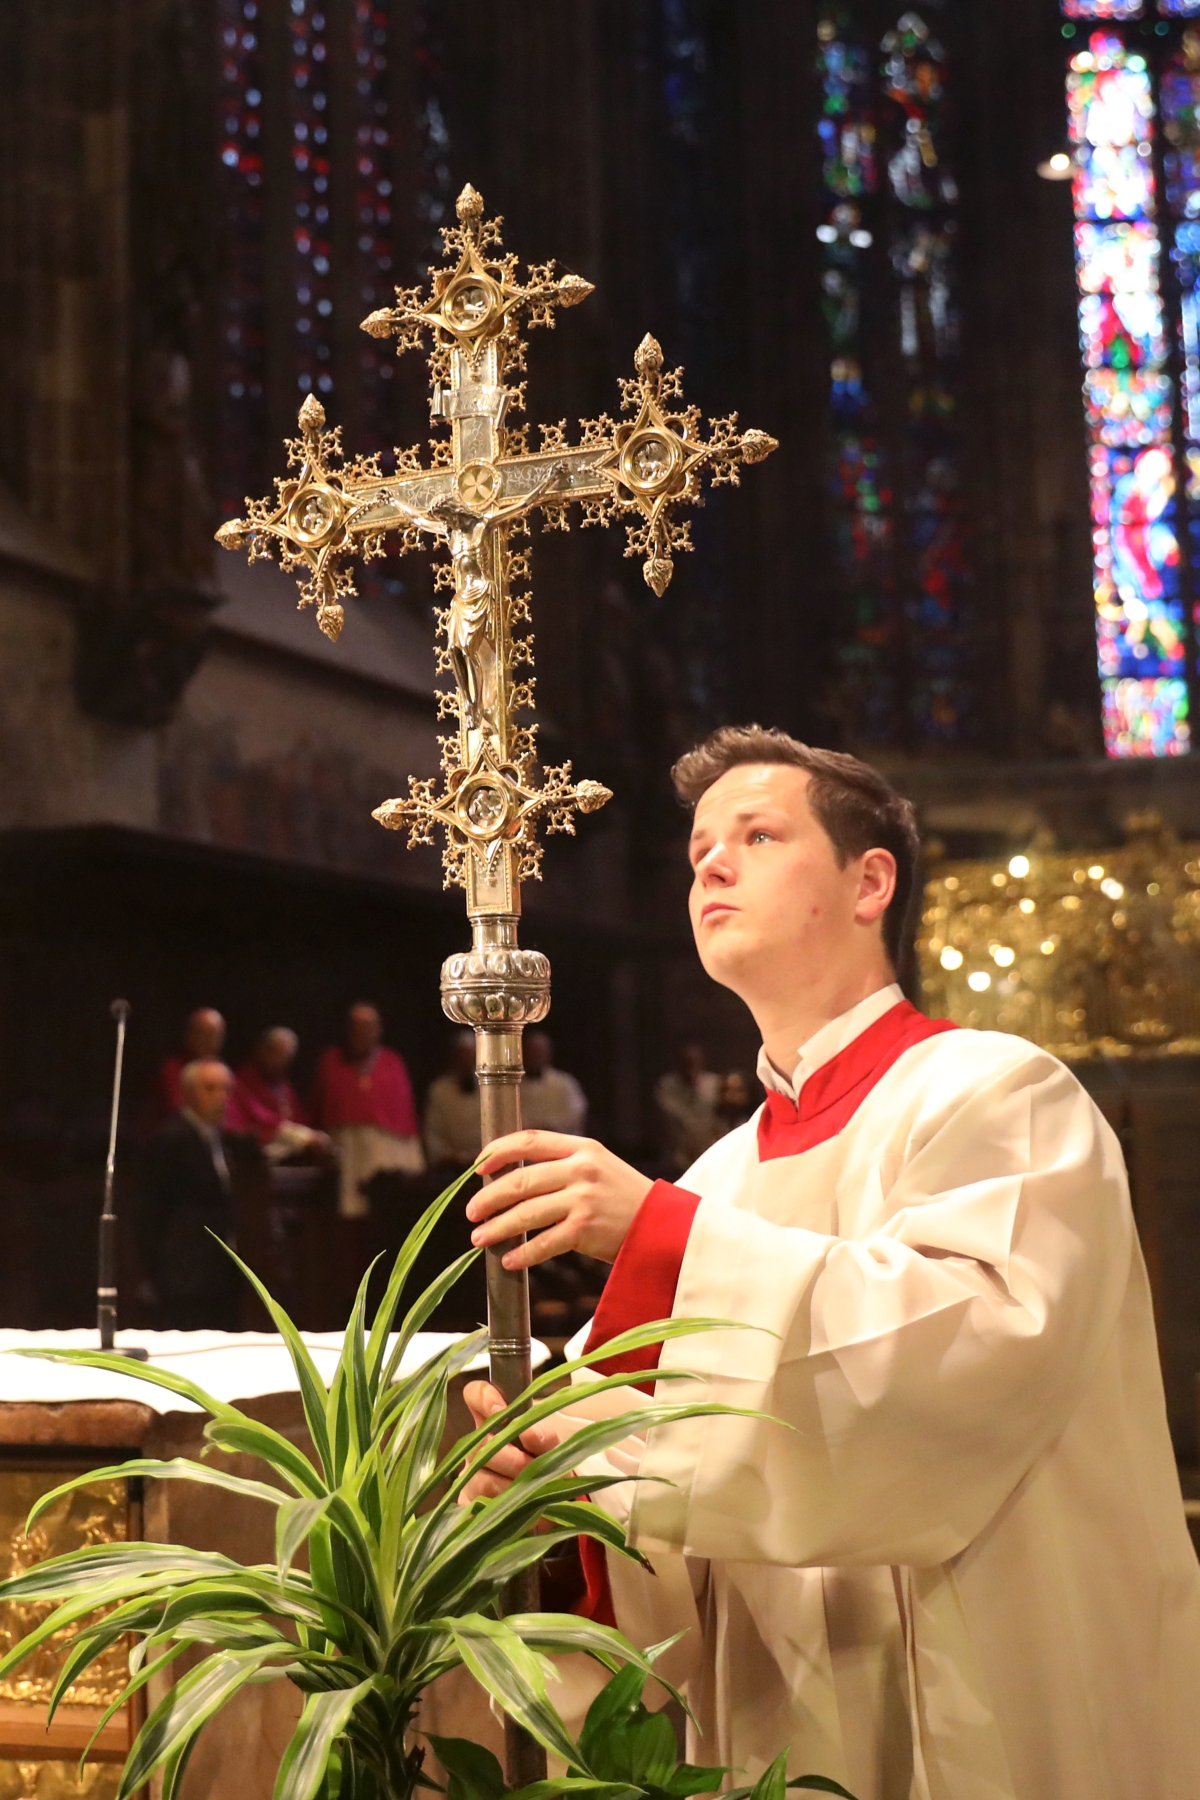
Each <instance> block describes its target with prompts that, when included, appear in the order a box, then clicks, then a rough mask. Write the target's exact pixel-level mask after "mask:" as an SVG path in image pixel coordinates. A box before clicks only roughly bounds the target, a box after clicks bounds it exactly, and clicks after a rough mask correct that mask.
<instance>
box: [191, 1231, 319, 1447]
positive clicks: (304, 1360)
mask: <svg viewBox="0 0 1200 1800" xmlns="http://www.w3.org/2000/svg"><path fill="white" fill-rule="evenodd" d="M214 1235H215V1234H214ZM217 1242H218V1243H220V1244H221V1247H222V1249H223V1250H224V1251H225V1253H226V1255H227V1256H230V1257H232V1258H233V1261H234V1262H235V1263H236V1264H237V1266H238V1268H239V1269H240V1270H241V1271H242V1274H243V1275H244V1276H245V1277H246V1280H247V1281H248V1282H249V1283H250V1285H251V1286H252V1287H253V1289H254V1291H255V1293H256V1294H257V1295H258V1297H259V1299H260V1300H261V1301H262V1303H263V1305H264V1306H265V1307H266V1309H267V1311H268V1312H269V1313H270V1315H271V1317H272V1319H273V1320H274V1321H275V1329H276V1331H278V1333H279V1335H280V1337H281V1338H282V1339H283V1341H284V1344H285V1345H286V1346H287V1352H288V1355H289V1356H290V1357H291V1359H292V1367H293V1368H294V1369H295V1371H296V1383H297V1386H298V1387H299V1389H300V1402H301V1405H302V1406H303V1408H304V1420H305V1423H306V1425H307V1426H308V1435H309V1436H310V1437H311V1438H312V1441H313V1444H314V1446H315V1448H316V1452H317V1455H318V1456H319V1457H320V1459H321V1467H322V1469H323V1471H324V1474H325V1479H326V1480H327V1481H329V1482H333V1480H334V1474H333V1467H332V1463H333V1458H332V1456H331V1454H330V1447H329V1431H328V1428H327V1424H326V1419H325V1403H326V1401H327V1399H328V1393H327V1390H326V1387H325V1383H324V1382H323V1381H322V1380H321V1376H320V1373H319V1371H318V1369H317V1365H316V1363H315V1362H314V1361H313V1359H312V1354H311V1352H310V1351H309V1348H308V1345H307V1344H306V1343H305V1342H304V1339H303V1338H302V1337H301V1335H300V1333H299V1331H298V1330H297V1329H296V1326H295V1324H294V1322H293V1320H292V1319H291V1317H290V1316H289V1315H288V1314H287V1313H286V1312H285V1311H284V1309H283V1307H282V1306H280V1304H279V1302H278V1301H277V1300H276V1299H274V1298H273V1297H272V1295H271V1294H270V1293H269V1292H268V1291H267V1289H266V1287H264V1285H263V1283H262V1282H261V1281H260V1280H259V1278H258V1276H257V1275H256V1274H255V1273H254V1270H253V1269H252V1268H250V1266H249V1264H247V1263H244V1262H243V1261H242V1259H241V1257H240V1256H238V1254H237V1253H236V1251H234V1250H231V1249H230V1248H229V1245H228V1244H225V1243H223V1242H222V1240H221V1239H219V1238H218V1239H217Z"/></svg>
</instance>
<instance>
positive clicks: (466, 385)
mask: <svg viewBox="0 0 1200 1800" xmlns="http://www.w3.org/2000/svg"><path fill="white" fill-rule="evenodd" d="M455 210H456V214H457V219H458V223H457V225H452V226H448V227H447V228H446V229H445V230H444V231H443V237H444V239H445V243H446V250H447V261H446V263H445V264H444V265H443V266H442V267H441V268H439V269H435V270H433V271H432V275H431V281H430V286H429V288H428V289H421V288H416V287H413V288H397V290H396V304H395V305H394V306H391V307H383V308H381V309H380V310H379V311H377V312H373V313H372V314H371V315H370V317H369V318H368V319H365V320H364V321H363V329H364V330H365V331H368V332H370V333H371V334H372V335H373V336H375V337H381V338H382V337H392V338H394V339H395V341H396V350H397V353H398V354H399V353H401V352H403V351H405V350H409V349H415V348H418V347H421V346H423V347H424V348H425V349H426V350H427V352H428V355H429V363H430V374H431V377H432V382H431V386H432V402H431V412H432V414H433V418H434V422H435V427H436V428H437V429H438V431H439V433H440V435H439V436H437V437H435V439H434V441H433V443H432V446H431V450H432V455H431V458H430V461H429V462H428V464H426V465H424V466H422V463H421V461H420V457H419V455H418V453H417V452H416V451H410V450H405V451H397V452H396V463H397V466H396V469H395V472H394V473H385V472H384V470H383V468H382V466H381V463H380V461H379V459H378V458H377V457H356V458H353V459H349V460H347V459H346V458H345V457H344V456H343V454H342V448H341V442H340V438H339V434H338V431H337V430H336V429H334V430H327V429H326V424H325V409H324V407H323V406H322V405H321V403H320V402H319V401H318V400H317V399H316V397H315V396H314V395H312V394H310V395H309V396H308V397H307V398H306V400H305V401H304V404H303V406H302V407H301V408H300V418H299V424H300V435H299V437H298V438H295V439H293V440H292V441H291V443H289V446H288V451H289V463H290V468H291V470H292V471H295V472H294V473H289V475H288V476H287V477H285V478H284V479H282V480H280V481H277V482H276V492H275V495H274V497H273V498H272V499H270V500H259V501H250V502H248V503H247V505H248V514H247V517H246V518H245V519H240V520H231V521H230V522H229V523H228V524H226V525H223V526H222V527H221V530H220V532H219V533H218V538H219V540H220V542H221V543H223V544H225V545H226V546H228V547H229V548H231V549H235V548H248V549H249V552H250V555H251V556H252V557H260V556H267V555H269V554H271V553H272V551H275V552H277V553H278V555H279V558H280V561H281V562H282V564H283V566H284V568H286V569H293V570H295V571H296V572H297V574H299V575H300V576H301V579H302V586H301V590H300V603H301V605H308V604H310V603H312V602H314V601H315V603H316V607H317V620H318V623H319V624H320V626H321V629H322V630H323V631H325V632H326V633H327V635H328V636H329V637H331V638H336V637H337V635H338V633H339V632H340V630H341V629H342V624H343V620H344V618H345V603H346V601H347V600H348V599H350V598H351V597H352V596H353V594H354V591H355V590H354V583H353V580H352V578H351V574H350V568H349V564H350V560H351V558H352V557H353V556H354V555H355V554H356V553H358V554H361V555H362V556H363V557H364V559H369V558H370V557H372V556H378V555H381V554H382V553H383V548H384V538H385V534H387V533H397V534H398V535H399V547H400V549H401V550H411V549H416V548H417V546H418V545H419V544H421V543H423V542H427V541H429V540H430V539H432V541H433V543H434V545H435V546H436V547H437V548H439V549H440V551H441V553H442V555H443V556H444V558H445V560H444V561H443V562H441V564H440V565H439V567H438V568H437V570H436V575H435V580H436V583H437V585H438V587H439V588H441V589H442V590H444V591H445V593H446V594H447V596H448V600H449V604H448V605H447V606H446V608H445V610H444V611H443V612H441V613H440V614H439V615H438V618H439V632H440V636H441V647H440V649H439V652H438V658H439V667H440V668H441V669H442V670H443V671H444V672H445V673H446V674H448V675H450V676H451V677H452V679H453V687H452V688H450V689H448V690H446V691H444V692H443V693H441V694H440V695H439V709H440V711H439V716H440V717H445V718H451V719H454V720H455V721H456V725H457V729H456V731H455V732H454V733H453V735H452V736H450V737H447V738H444V739H443V740H442V748H443V768H444V771H445V776H446V779H445V783H444V786H443V788H442V790H441V792H440V793H436V794H435V792H434V783H432V782H430V781H427V780H421V781H413V782H411V783H410V792H409V794H408V796H407V797H406V798H404V799H401V800H391V801H388V802H387V804H386V805H384V806H382V807H380V808H379V809H378V810H377V811H376V813H375V817H376V818H377V819H379V820H380V821H381V823H383V824H385V825H388V826H390V827H393V828H396V827H405V828H407V830H408V831H409V835H410V840H411V841H412V842H414V843H427V842H431V841H432V836H431V833H432V830H433V827H434V826H435V825H436V826H438V827H441V828H443V829H444V831H445V833H446V853H445V862H446V873H447V879H448V880H449V881H456V882H458V881H461V882H463V883H465V885H466V886H467V889H468V895H469V898H470V902H471V905H472V909H473V910H474V911H475V912H476V913H478V912H479V910H480V909H481V908H482V909H483V910H484V911H489V910H490V911H499V912H503V911H505V910H511V908H512V906H513V905H514V903H515V893H516V889H517V885H518V883H519V882H520V881H521V880H523V879H526V878H527V877H529V876H533V875H536V874H537V873H538V865H539V859H540V856H541V849H540V847H539V845H538V844H537V842H536V841H535V828H536V826H537V824H538V822H539V820H541V821H543V822H544V823H545V824H546V826H547V828H548V829H549V830H551V831H554V830H560V831H573V830H574V814H575V812H576V811H578V812H590V811H593V810H594V809H595V808H596V807H597V806H599V805H602V804H603V803H604V801H605V800H607V799H608V798H609V793H608V789H607V788H604V787H602V786H601V785H600V784H599V783H597V782H586V781H585V782H572V780H571V777H570V765H569V764H564V765H563V766H562V767H561V768H559V769H547V770H545V771H544V773H543V780H542V783H541V785H540V786H537V785H535V784H534V780H533V768H534V745H535V735H534V734H535V731H536V726H535V725H533V724H532V723H528V724H521V723H519V722H518V716H519V715H520V714H522V713H527V712H529V711H531V710H532V708H533V701H534V683H533V678H532V674H531V673H530V671H531V669H532V665H533V638H532V636H531V635H530V634H529V633H528V632H527V631H525V629H524V627H525V625H526V623H527V622H528V620H529V617H530V610H529V598H528V594H527V592H526V588H525V583H526V581H527V579H528V575H529V551H528V549H527V548H526V547H525V534H526V532H527V528H528V521H529V518H530V516H531V514H532V513H533V512H535V511H537V512H539V513H540V515H541V518H542V522H543V524H544V525H546V526H549V527H550V528H558V527H562V528H564V529H565V528H566V526H567V523H568V519H567V509H568V507H569V506H570V505H571V504H572V503H573V502H576V501H577V502H579V503H580V504H581V505H582V507H583V513H584V517H583V522H584V524H605V523H608V522H609V521H613V520H616V519H618V518H620V519H622V520H623V521H624V522H625V524H626V527H627V538H628V543H627V548H626V555H628V556H637V557H641V558H642V561H643V573H644V575H645V579H646V581H647V583H648V584H649V586H650V587H651V588H652V589H653V590H654V592H655V593H656V594H658V595H662V594H664V593H665V592H666V589H667V585H668V583H669V582H670V580H671V576H672V573H673V571H674V566H675V564H674V557H675V555H676V554H677V553H678V552H679V551H681V550H689V549H690V548H691V540H690V536H689V525H688V522H687V520H686V519H685V518H680V516H679V514H680V511H681V509H684V508H688V507H691V506H695V505H697V504H699V502H700V500H701V498H702V493H701V489H702V482H703V480H704V478H705V477H708V478H710V479H711V480H712V482H713V483H714V484H717V483H720V482H723V481H727V482H736V481H737V480H738V478H739V473H740V469H741V465H742V464H743V463H752V462H758V461H760V460H761V458H762V457H764V456H766V455H767V454H768V452H769V451H771V450H773V449H774V448H775V440H774V438H772V437H769V436H768V435H767V433H766V432H763V431H743V432H739V431H738V429H737V417H736V414H730V415H729V416H728V417H726V418H720V419H713V420H711V421H710V422H709V423H708V424H707V425H705V424H704V422H703V421H702V419H701V416H700V411H699V408H698V407H695V406H689V405H685V404H684V401H683V372H682V370H680V369H665V368H664V366H663V353H662V348H661V346H660V345H659V343H658V342H657V340H656V339H655V338H653V337H651V336H649V335H647V336H646V337H644V338H643V339H642V341H641V343H640V344H639V345H638V347H637V350H636V352H635V353H634V359H633V366H634V370H635V374H634V377H633V378H632V379H630V380H626V381H622V383H621V409H622V412H623V414H624V415H626V416H624V417H623V418H621V419H620V420H619V421H616V420H614V419H612V418H610V417H609V416H608V414H604V415H602V416H601V417H600V418H598V419H592V420H585V421H584V423H583V426H582V436H581V439H580V442H579V443H578V444H577V445H574V446H572V445H569V444H568V443H567V439H566V426H565V423H563V424H560V425H549V426H542V427H541V428H540V431H539V440H540V441H539V443H538V445H537V447H536V448H533V447H531V446H530V444H529V442H528V433H529V427H528V426H527V425H524V424H518V423H517V422H516V420H515V417H514V415H516V414H517V413H519V412H521V411H523V409H524V404H525V383H524V381H523V380H521V379H519V377H520V376H521V374H522V372H523V370H524V367H525V345H524V343H523V341H522V339H521V335H520V333H521V330H522V328H523V327H524V326H533V325H547V326H553V325H554V323H555V318H556V314H557V312H558V309H559V308H560V307H564V306H574V305H576V304H577V303H578V302H579V301H581V300H583V299H585V298H586V297H587V295H588V294H590V293H591V291H592V285H591V283H590V282H589V281H585V280H584V279H583V278H582V277H581V276H578V275H573V274H569V273H565V272H560V271H559V270H558V268H557V267H556V265H555V264H554V263H553V262H545V263H538V264H534V265H532V266H531V267H530V268H529V269H528V270H527V271H526V272H525V273H524V274H521V273H520V272H519V267H518V262H517V258H516V257H515V256H513V255H511V254H509V253H507V252H505V251H504V250H503V248H502V245H501V237H500V226H501V221H500V220H499V219H490V220H489V219H487V218H486V216H485V210H484V203H483V198H482V196H481V195H480V194H479V193H478V192H477V191H476V190H475V188H473V187H472V186H471V185H470V183H468V184H467V185H466V186H465V187H464V188H463V190H462V192H461V194H460V195H459V196H458V201H457V205H456V209H455Z"/></svg>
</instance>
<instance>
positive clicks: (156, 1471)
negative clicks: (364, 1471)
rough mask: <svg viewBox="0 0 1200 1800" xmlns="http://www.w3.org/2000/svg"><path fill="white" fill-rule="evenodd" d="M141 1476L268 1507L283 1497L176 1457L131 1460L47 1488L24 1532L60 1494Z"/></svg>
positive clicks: (238, 1477)
mask: <svg viewBox="0 0 1200 1800" xmlns="http://www.w3.org/2000/svg"><path fill="white" fill-rule="evenodd" d="M137 1475H145V1476H149V1477H152V1478H153V1479H154V1480H155V1481H196V1482H200V1483H201V1484H202V1485H204V1486H207V1487H219V1488H225V1489H226V1491H227V1492H229V1493H231V1494H240V1495H241V1496H243V1498H245V1499H247V1500H266V1501H268V1502H269V1503H270V1504H271V1505H272V1506H278V1505H279V1503H280V1501H281V1500H285V1499H286V1498H287V1495H286V1494H283V1493H281V1492H280V1490H279V1489H278V1488H273V1487H268V1486H267V1484H266V1482H265V1481H250V1480H248V1479H247V1478H246V1477H245V1476H243V1475H228V1474H226V1472H225V1471H224V1469H214V1468H212V1467H210V1465H209V1464H208V1463H200V1462H192V1461H190V1460H189V1459H188V1458H187V1457H184V1456H176V1457H173V1458H172V1459H171V1461H170V1462H157V1461H155V1459H154V1458H153V1457H147V1456H135V1457H131V1458H130V1459H129V1461H128V1462H123V1463H114V1464H113V1466H112V1467H111V1468H108V1469H89V1470H88V1471H87V1473H86V1475H76V1476H73V1477H72V1479H71V1480H70V1481H64V1482H62V1483H61V1484H60V1486H58V1487H56V1488H51V1490H50V1492H49V1493H48V1494H42V1495H41V1496H40V1497H39V1499H38V1500H37V1501H36V1502H35V1503H34V1505H33V1506H32V1507H31V1509H30V1513H29V1517H28V1519H27V1520H26V1521H25V1529H26V1531H30V1530H32V1528H33V1526H34V1525H35V1524H36V1523H37V1521H38V1520H39V1519H40V1518H41V1516H42V1514H43V1513H44V1512H45V1511H46V1510H47V1508H48V1507H51V1506H53V1505H54V1502H55V1501H56V1500H59V1499H61V1498H62V1496H63V1495H64V1494H70V1493H73V1492H74V1491H75V1489H76V1488H84V1487H91V1486H92V1485H93V1483H95V1482H97V1481H128V1480H130V1479H131V1478H132V1477H133V1476H137Z"/></svg>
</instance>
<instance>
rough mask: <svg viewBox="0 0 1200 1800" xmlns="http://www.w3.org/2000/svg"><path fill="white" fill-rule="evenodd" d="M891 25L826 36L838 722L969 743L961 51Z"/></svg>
mask: <svg viewBox="0 0 1200 1800" xmlns="http://www.w3.org/2000/svg"><path fill="white" fill-rule="evenodd" d="M866 18H873V19H874V20H875V28H874V29H873V30H872V29H869V27H868V24H867V22H866ZM884 20H886V13H881V12H880V11H879V10H878V9H875V8H872V9H867V8H845V9H839V10H837V11H833V10H831V11H829V12H827V13H826V14H825V15H824V16H823V17H822V18H821V19H820V20H819V23H818V29H817V38H818V43H817V73H818V78H819V81H820V87H821V113H820V118H819V120H818V125H817V133H818V140H819V146H820V156H821V175H822V187H823V207H822V213H821V218H820V222H819V224H818V227H817V237H818V239H819V240H820V243H821V258H822V264H823V268H822V289H823V294H822V300H823V313H824V318H825V325H826V333H827V344H828V353H829V364H828V367H829V389H828V392H829V425H830V430H829V459H828V467H829V493H830V505H831V508H832V515H833V527H834V529H833V546H832V548H833V563H834V579H835V582H836V585H837V589H838V596H839V599H840V609H839V610H840V612H841V615H842V618H843V620H844V627H843V630H842V632H841V640H840V644H839V651H838V653H839V658H840V663H841V671H842V674H841V680H840V683H839V688H838V696H837V710H838V714H839V720H838V723H839V726H840V728H841V731H842V734H843V736H844V738H845V739H846V741H847V742H851V743H853V742H855V741H857V742H860V743H863V744H872V743H874V744H879V743H895V744H904V745H911V746H912V747H914V748H919V747H922V746H926V747H937V746H940V745H945V746H951V745H964V744H968V743H969V742H970V741H971V739H972V736H973V734H974V732H975V729H976V720H975V707H974V684H973V676H972V669H971V663H970V644H969V640H970V632H969V629H968V612H969V606H970V592H971V577H970V566H969V558H968V554H967V545H966V541H965V537H964V528H963V518H962V510H961V501H960V485H961V453H960V446H959V441H958V418H957V412H958V356H959V331H958V297H957V283H958V278H957V227H958V218H957V206H958V189H957V184H956V182H955V178H954V171H953V143H952V135H953V134H952V119H951V117H950V110H949V107H950V97H949V89H948V85H947V83H948V74H949V58H948V54H947V51H946V49H945V47H944V45H943V44H942V43H941V42H940V40H939V38H938V36H937V35H936V34H935V32H934V31H933V30H932V29H931V27H930V25H929V23H928V22H927V20H926V19H925V18H924V17H923V16H922V15H921V14H920V13H918V12H916V11H904V12H898V13H897V14H894V15H893V16H892V22H891V23H890V25H887V26H886V28H883V29H881V23H882V21H884ZM884 309H886V311H884Z"/></svg>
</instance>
